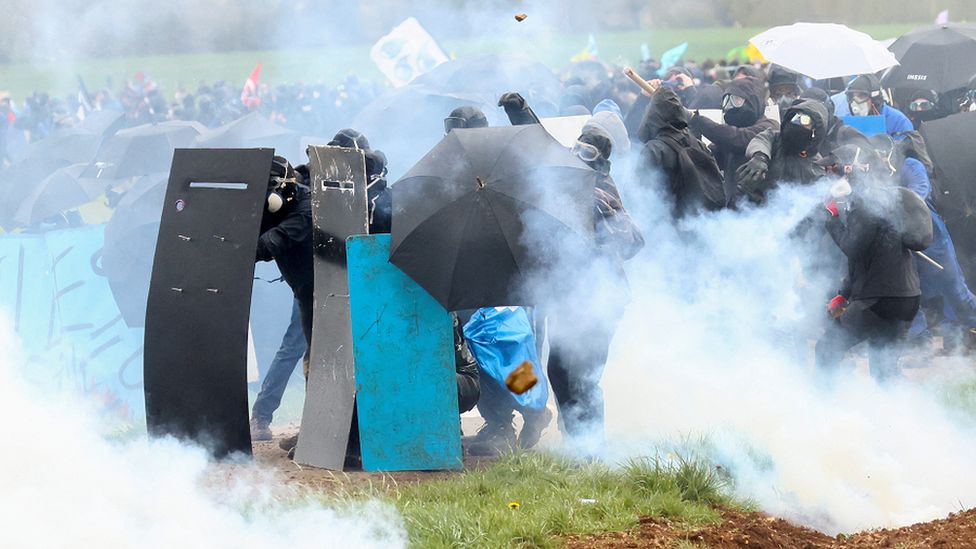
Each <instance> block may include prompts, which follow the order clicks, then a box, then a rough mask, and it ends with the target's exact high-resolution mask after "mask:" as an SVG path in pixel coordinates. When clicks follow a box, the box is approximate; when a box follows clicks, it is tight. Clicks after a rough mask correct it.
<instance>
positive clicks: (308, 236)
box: [257, 187, 315, 340]
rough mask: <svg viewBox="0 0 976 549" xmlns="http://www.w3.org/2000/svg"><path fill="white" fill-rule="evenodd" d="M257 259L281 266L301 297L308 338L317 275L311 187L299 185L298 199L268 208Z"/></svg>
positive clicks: (293, 290)
mask: <svg viewBox="0 0 976 549" xmlns="http://www.w3.org/2000/svg"><path fill="white" fill-rule="evenodd" d="M257 260H258V261H271V260H274V262H275V263H276V264H277V265H278V270H279V271H280V272H281V277H282V278H284V279H285V282H286V283H287V284H288V286H289V287H290V288H291V289H292V292H294V294H295V298H296V299H298V304H299V309H301V313H302V328H303V330H304V331H305V337H306V340H309V339H310V337H311V333H312V291H313V289H314V286H315V276H314V273H313V267H312V198H311V193H310V192H309V191H308V189H306V188H304V187H298V190H297V191H296V192H295V199H294V200H293V201H290V202H288V203H286V204H285V206H284V207H282V208H281V209H280V210H278V211H277V212H275V213H270V212H268V211H267V210H265V212H264V216H263V217H262V218H261V236H260V237H259V238H258V247H257Z"/></svg>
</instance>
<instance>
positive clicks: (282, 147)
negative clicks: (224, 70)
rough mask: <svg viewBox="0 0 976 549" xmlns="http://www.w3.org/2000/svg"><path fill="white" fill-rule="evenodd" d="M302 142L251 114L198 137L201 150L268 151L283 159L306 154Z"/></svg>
mask: <svg viewBox="0 0 976 549" xmlns="http://www.w3.org/2000/svg"><path fill="white" fill-rule="evenodd" d="M301 139H302V136H301V134H299V133H298V132H295V131H292V130H289V129H288V128H284V127H282V126H279V125H277V124H275V123H274V122H272V121H270V120H268V119H267V118H265V117H264V116H262V115H261V114H259V113H258V112H252V113H250V114H247V115H245V116H242V117H241V118H238V119H237V120H234V121H233V122H229V123H227V124H224V125H223V126H220V127H219V128H214V129H213V130H210V131H208V132H206V133H205V134H203V135H201V136H200V138H199V139H198V140H197V146H198V147H203V148H251V147H269V148H273V149H275V152H276V153H277V154H280V155H283V156H285V157H286V158H295V157H297V156H298V155H303V154H304V152H305V151H304V150H303V149H302V148H301ZM299 163H300V162H299Z"/></svg>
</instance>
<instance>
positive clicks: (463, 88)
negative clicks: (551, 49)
mask: <svg viewBox="0 0 976 549" xmlns="http://www.w3.org/2000/svg"><path fill="white" fill-rule="evenodd" d="M606 74H607V73H606V70H604V72H603V80H606V79H607V76H606ZM411 84H414V85H420V86H426V87H427V88H430V89H432V90H436V91H438V92H441V93H455V94H456V93H478V94H488V95H489V96H490V97H492V98H494V99H495V100H496V101H497V99H498V98H499V97H501V95H502V94H504V93H506V92H511V91H515V92H519V93H521V94H522V96H523V97H525V98H526V100H528V102H529V104H535V106H536V108H538V107H539V103H541V102H549V103H551V104H552V105H553V106H555V105H556V104H558V102H559V94H560V93H561V92H562V88H563V86H562V84H561V83H560V82H559V79H558V78H557V77H556V75H555V74H553V72H552V71H551V70H549V68H548V67H546V66H545V65H543V64H542V63H540V62H538V61H536V60H534V59H532V58H531V57H529V56H526V55H519V54H492V55H478V56H474V57H466V58H464V59H454V60H452V61H448V62H447V63H442V64H440V65H438V66H436V67H434V68H433V69H431V70H430V71H428V72H426V73H424V74H422V75H420V76H418V77H417V78H415V79H414V80H413V82H412V83H411Z"/></svg>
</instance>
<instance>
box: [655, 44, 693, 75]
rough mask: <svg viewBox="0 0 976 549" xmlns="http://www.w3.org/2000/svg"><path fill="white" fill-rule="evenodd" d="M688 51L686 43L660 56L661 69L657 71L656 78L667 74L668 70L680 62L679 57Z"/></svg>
mask: <svg viewBox="0 0 976 549" xmlns="http://www.w3.org/2000/svg"><path fill="white" fill-rule="evenodd" d="M686 51H688V42H682V43H681V44H678V45H677V46H675V47H673V48H671V49H670V50H668V51H666V52H664V53H663V54H661V68H660V69H658V71H657V74H658V76H662V77H663V76H664V75H665V74H667V73H668V69H670V68H671V67H673V66H674V65H675V64H677V62H678V61H681V57H682V56H683V55H684V54H685V52H686Z"/></svg>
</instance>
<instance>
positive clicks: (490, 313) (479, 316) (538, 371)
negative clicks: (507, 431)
mask: <svg viewBox="0 0 976 549" xmlns="http://www.w3.org/2000/svg"><path fill="white" fill-rule="evenodd" d="M464 337H465V339H467V340H468V346H469V347H471V352H472V353H474V357H475V358H476V359H477V360H478V366H480V367H481V371H482V373H484V374H487V375H488V378H490V379H488V378H486V377H484V376H482V378H481V383H492V382H494V383H498V384H500V385H501V386H502V387H503V388H505V379H506V378H507V377H508V375H509V374H511V373H512V371H513V370H515V369H516V368H518V367H519V365H520V364H522V363H523V362H525V361H529V362H531V363H532V370H533V371H534V372H535V375H536V377H538V378H539V382H538V383H536V384H535V386H533V387H532V388H531V389H529V390H528V391H526V392H525V393H523V394H521V395H516V394H514V393H512V397H513V398H514V399H515V401H516V402H517V403H518V404H519V406H521V407H523V408H529V409H533V410H541V409H543V408H545V407H546V401H547V400H548V399H549V383H548V382H547V381H546V376H545V372H543V371H542V366H541V364H540V362H539V354H538V352H537V351H536V341H535V334H534V333H533V332H532V323H531V322H530V321H529V315H528V314H527V313H526V312H525V309H523V308H521V307H490V308H484V309H478V310H477V311H476V312H475V313H474V314H473V315H471V319H470V320H468V323H467V324H465V325H464ZM506 391H507V388H506Z"/></svg>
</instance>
